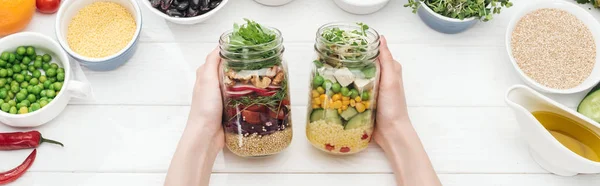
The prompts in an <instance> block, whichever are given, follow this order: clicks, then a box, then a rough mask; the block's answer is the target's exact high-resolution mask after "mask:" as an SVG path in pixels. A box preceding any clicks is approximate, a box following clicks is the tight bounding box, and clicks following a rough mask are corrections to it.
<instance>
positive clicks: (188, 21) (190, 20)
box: [140, 0, 229, 25]
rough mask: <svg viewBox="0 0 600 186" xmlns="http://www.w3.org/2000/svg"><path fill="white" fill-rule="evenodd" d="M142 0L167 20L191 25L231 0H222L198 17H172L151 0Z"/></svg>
mask: <svg viewBox="0 0 600 186" xmlns="http://www.w3.org/2000/svg"><path fill="white" fill-rule="evenodd" d="M140 1H142V3H143V4H144V5H146V8H148V9H149V10H150V11H151V12H152V13H154V14H156V15H158V16H160V17H162V18H164V19H166V20H167V21H170V22H173V23H177V24H182V25H191V24H196V23H201V22H203V21H206V20H207V19H208V18H210V17H212V16H213V15H215V13H217V12H218V11H219V10H221V8H223V6H225V5H226V4H227V3H228V2H229V0H223V1H221V4H219V6H217V7H216V8H215V9H212V10H211V11H209V12H206V13H205V14H202V15H199V16H196V17H171V16H168V15H167V14H165V13H162V12H161V11H159V10H157V9H156V8H154V7H152V5H151V4H150V1H149V0H140Z"/></svg>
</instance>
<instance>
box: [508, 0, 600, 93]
mask: <svg viewBox="0 0 600 186" xmlns="http://www.w3.org/2000/svg"><path fill="white" fill-rule="evenodd" d="M548 4H558V5H562V6H561V8H559V9H561V10H564V11H567V12H569V13H571V14H575V13H573V12H572V11H571V10H567V9H568V8H573V9H578V10H579V13H577V14H580V15H583V16H585V17H591V18H593V19H594V20H595V18H594V16H592V15H591V14H590V13H589V12H588V11H586V10H585V9H584V8H582V7H580V6H577V5H575V4H573V3H569V2H566V1H560V0H551V1H538V2H534V3H530V4H528V5H526V6H524V7H522V8H521V9H520V10H519V11H518V12H517V13H516V15H521V14H522V15H526V14H523V13H524V12H526V11H527V10H529V9H530V8H531V7H536V6H539V5H548ZM564 7H568V8H564ZM539 9H544V8H536V9H535V10H539ZM532 11H533V10H531V11H528V12H532ZM521 18H522V16H514V17H513V18H512V19H511V20H510V22H509V24H508V26H507V28H506V36H505V45H506V51H507V52H508V57H509V58H510V61H511V63H512V65H513V67H514V68H515V70H516V71H517V72H518V73H519V75H520V76H521V79H523V80H525V81H526V82H527V83H528V84H529V85H533V86H534V88H536V89H538V90H541V91H544V92H547V93H553V94H574V93H578V92H582V91H584V90H587V89H590V88H592V87H594V86H596V84H598V82H599V81H600V76H597V77H595V79H596V80H594V81H596V83H594V84H590V86H579V85H578V86H576V87H573V88H570V89H555V88H550V87H546V86H544V85H542V84H540V83H538V82H536V81H535V80H533V79H531V78H530V77H529V76H527V75H526V74H525V72H523V70H521V68H519V65H518V64H517V61H516V60H515V58H514V56H513V54H512V46H511V43H510V42H511V36H512V31H513V29H514V27H515V26H516V24H517V22H518V21H519V20H521ZM579 20H580V21H581V22H583V23H584V24H585V25H586V26H587V27H589V28H592V27H596V28H597V29H598V30H600V23H598V22H586V21H585V20H581V19H579ZM590 31H591V29H590ZM599 44H600V43H596V47H597V48H598V47H599V46H598V45H599ZM596 50H598V49H596ZM596 53H597V54H596V63H595V64H594V66H595V67H594V68H600V66H599V65H600V64H598V61H600V60H599V59H598V58H599V57H600V53H598V52H596ZM591 78H594V77H592V75H591V74H590V76H588V77H587V79H591ZM587 79H586V80H587ZM592 80H593V79H592ZM580 85H581V84H580Z"/></svg>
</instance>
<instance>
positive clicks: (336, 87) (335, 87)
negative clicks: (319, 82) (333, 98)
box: [331, 82, 342, 93]
mask: <svg viewBox="0 0 600 186" xmlns="http://www.w3.org/2000/svg"><path fill="white" fill-rule="evenodd" d="M341 88H342V85H340V83H337V82H336V83H334V84H333V85H332V86H331V90H332V91H333V93H338V92H340V89H341Z"/></svg>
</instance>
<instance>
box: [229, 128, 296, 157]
mask: <svg viewBox="0 0 600 186" xmlns="http://www.w3.org/2000/svg"><path fill="white" fill-rule="evenodd" d="M291 142H292V129H291V128H286V129H284V130H281V131H277V132H274V133H272V134H269V135H264V136H261V135H258V134H256V133H254V134H250V135H247V136H244V135H239V134H233V133H229V132H226V133H225V145H226V146H227V148H229V150H231V152H233V153H234V154H236V155H238V156H243V157H252V156H267V155H272V154H276V153H278V152H281V151H282V150H283V149H285V148H286V147H287V146H288V145H289V144H290V143H291Z"/></svg>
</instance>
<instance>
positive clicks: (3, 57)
mask: <svg viewBox="0 0 600 186" xmlns="http://www.w3.org/2000/svg"><path fill="white" fill-rule="evenodd" d="M9 55H10V54H9V53H8V52H2V55H0V59H2V60H4V61H8V58H9V57H8V56H9Z"/></svg>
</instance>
